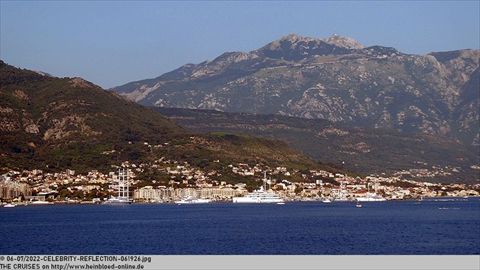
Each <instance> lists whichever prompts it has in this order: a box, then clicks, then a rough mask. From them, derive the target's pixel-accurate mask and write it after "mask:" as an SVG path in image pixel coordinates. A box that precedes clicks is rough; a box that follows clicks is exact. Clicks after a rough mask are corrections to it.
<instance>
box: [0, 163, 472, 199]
mask: <svg viewBox="0 0 480 270" xmlns="http://www.w3.org/2000/svg"><path fill="white" fill-rule="evenodd" d="M214 162H219V161H214ZM120 167H122V168H127V169H128V172H129V185H130V186H131V189H130V190H131V194H130V196H131V197H132V198H133V199H134V200H135V201H136V202H172V201H175V200H178V199H181V198H185V197H194V198H205V199H211V200H217V201H228V200H231V198H232V197H237V196H244V195H246V194H247V193H248V192H250V191H251V189H252V187H251V186H250V188H249V187H248V186H247V182H250V183H251V182H254V183H256V186H255V187H259V186H262V185H263V184H265V185H266V186H267V188H268V189H270V190H272V191H273V192H275V193H277V194H278V195H279V196H281V197H283V198H284V199H286V200H321V199H324V198H329V199H332V200H340V201H344V200H355V198H358V197H364V196H366V194H368V193H375V194H377V195H379V196H382V197H383V198H385V199H391V200H394V199H410V198H422V197H436V196H461V197H464V196H479V195H480V193H479V192H480V184H476V185H466V184H435V183H429V182H420V181H412V180H404V179H402V174H398V175H394V176H391V177H385V176H368V177H365V178H360V177H352V176H348V175H344V174H341V173H333V172H328V171H325V170H303V171H300V170H295V169H290V168H287V167H274V168H271V167H268V166H265V165H260V164H255V165H249V164H246V163H238V164H229V165H228V166H227V170H228V171H229V172H230V173H231V175H234V176H235V177H237V176H238V178H236V179H235V181H229V182H228V183H227V181H222V180H221V179H222V178H221V176H222V173H223V172H219V171H216V170H202V169H199V168H197V167H194V166H191V165H190V164H188V163H187V162H178V161H175V160H169V159H165V158H161V159H158V160H156V161H154V162H152V163H150V164H134V163H131V162H124V163H122V164H121V165H120V166H118V167H116V168H113V170H112V172H109V173H102V172H99V171H96V170H92V171H90V172H88V173H87V174H77V173H76V172H75V171H73V170H66V171H64V172H59V173H47V172H44V171H42V170H37V169H36V170H30V171H22V172H19V171H13V170H11V171H9V172H7V173H5V174H3V175H0V199H1V200H2V201H11V200H26V201H28V200H52V201H57V202H60V201H77V202H79V201H87V200H90V201H92V200H93V199H94V200H95V201H101V200H106V199H107V198H108V196H110V195H112V194H115V190H116V189H117V186H116V184H115V179H116V172H115V170H116V169H117V168H120ZM147 169H148V170H155V171H158V172H160V173H161V175H163V177H164V179H163V181H161V182H159V181H157V180H151V179H142V176H141V175H142V172H144V171H145V170H147ZM265 172H266V173H267V178H266V179H264V173H265ZM145 183H147V184H145Z"/></svg>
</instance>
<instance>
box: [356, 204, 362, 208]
mask: <svg viewBox="0 0 480 270" xmlns="http://www.w3.org/2000/svg"><path fill="white" fill-rule="evenodd" d="M355 207H357V208H362V207H363V205H361V204H359V203H357V204H356V205H355Z"/></svg>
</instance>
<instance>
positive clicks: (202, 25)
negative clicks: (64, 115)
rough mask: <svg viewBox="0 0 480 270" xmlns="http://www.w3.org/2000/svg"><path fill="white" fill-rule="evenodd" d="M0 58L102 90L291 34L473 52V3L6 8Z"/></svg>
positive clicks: (479, 9)
mask: <svg viewBox="0 0 480 270" xmlns="http://www.w3.org/2000/svg"><path fill="white" fill-rule="evenodd" d="M0 1H1V2H0V58H1V59H2V60H4V61H6V62H7V63H9V64H11V65H14V66H18V67H22V68H29V69H34V70H41V71H45V72H49V73H51V74H52V75H55V76H59V77H64V76H68V77H73V76H80V77H83V78H85V79H87V80H90V81H92V82H94V83H96V84H99V85H101V86H103V87H106V88H109V87H113V86H117V85H121V84H124V83H127V82H130V81H133V80H139V79H146V78H152V77H157V76H159V75H161V74H162V73H165V72H168V71H170V70H173V69H175V68H177V67H179V66H181V65H183V64H186V63H199V62H202V61H204V60H211V59H213V58H215V57H216V56H218V55H220V54H221V53H223V52H226V51H250V50H254V49H256V48H259V47H261V46H263V45H265V44H267V43H268V42H270V41H272V40H275V39H278V38H280V37H281V36H284V35H287V34H289V33H297V34H300V35H305V36H312V37H319V38H324V37H328V36H330V35H332V34H339V35H344V36H350V37H352V38H354V39H356V40H358V41H359V42H361V43H363V44H364V45H367V46H369V45H384V46H391V47H395V48H397V49H398V50H400V51H403V52H406V53H415V54H425V53H428V52H431V51H445V50H455V49H462V48H474V49H478V48H479V47H480V44H479V43H480V34H479V33H480V29H479V28H480V4H479V3H480V1H452V2H449V1H420V2H418V1H417V2H416V1H390V2H375V1H352V2H350V1H336V2H333V1H304V2H298V1H295V2H293V1H292V2H288V1H280V2H274V1H263V2H257V1H255V2H254V1H244V2H242V1H233V2H232V1H230V2H228V1H201V2H188V1H181V2H178V1H177V2H175V1H169V2H165V1H145V2H129V1H120V2H113V1H99V2H94V1H71V2H66V1H64V2H63V1H21V2H18V1H4V0H0Z"/></svg>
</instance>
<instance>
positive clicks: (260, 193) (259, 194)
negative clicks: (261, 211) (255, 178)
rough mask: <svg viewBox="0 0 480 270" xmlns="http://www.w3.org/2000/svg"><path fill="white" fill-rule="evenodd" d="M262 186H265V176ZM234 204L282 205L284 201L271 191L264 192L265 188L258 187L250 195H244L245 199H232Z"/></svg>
mask: <svg viewBox="0 0 480 270" xmlns="http://www.w3.org/2000/svg"><path fill="white" fill-rule="evenodd" d="M263 181H264V186H266V181H267V178H266V175H265V177H264V179H263ZM232 200H233V202H234V203H278V204H283V203H284V202H285V201H284V200H283V199H282V198H280V197H279V196H278V195H277V194H275V193H274V192H272V191H266V187H263V186H262V187H260V189H258V190H255V191H253V192H251V193H248V194H247V195H245V197H233V199H232Z"/></svg>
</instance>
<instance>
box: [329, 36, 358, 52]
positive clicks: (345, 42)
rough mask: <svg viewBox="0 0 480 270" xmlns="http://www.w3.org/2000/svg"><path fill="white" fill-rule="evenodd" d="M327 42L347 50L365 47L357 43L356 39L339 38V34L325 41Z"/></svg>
mask: <svg viewBox="0 0 480 270" xmlns="http://www.w3.org/2000/svg"><path fill="white" fill-rule="evenodd" d="M324 41H325V42H327V43H329V44H332V45H335V46H338V47H343V48H347V49H363V48H365V46H363V45H362V44H361V43H360V42H358V41H356V40H355V39H353V38H351V37H344V36H339V35H337V34H333V35H332V36H330V37H328V38H326V39H324Z"/></svg>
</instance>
